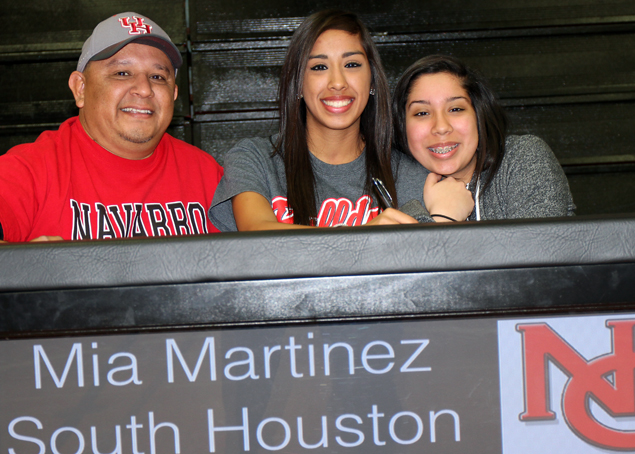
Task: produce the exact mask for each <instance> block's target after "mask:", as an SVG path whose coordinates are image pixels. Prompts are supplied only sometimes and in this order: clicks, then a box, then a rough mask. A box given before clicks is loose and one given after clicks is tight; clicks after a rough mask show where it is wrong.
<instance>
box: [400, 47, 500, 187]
mask: <svg viewBox="0 0 635 454" xmlns="http://www.w3.org/2000/svg"><path fill="white" fill-rule="evenodd" d="M437 73H448V74H451V75H453V76H455V77H456V78H458V79H459V81H460V82H461V85H462V87H463V89H464V90H465V91H466V92H467V94H468V96H469V97H470V101H471V102H472V107H474V111H475V112H476V123H477V126H478V147H477V149H476V169H475V170H474V177H472V181H473V182H474V181H476V180H475V177H476V178H478V176H480V175H481V173H482V172H483V171H488V172H487V178H486V180H485V181H484V182H483V189H485V188H487V187H488V186H489V184H490V183H491V182H492V179H493V178H494V175H495V174H496V172H497V171H498V168H499V167H500V163H501V161H502V160H503V155H504V154H505V136H506V134H507V116H506V115H505V111H504V110H503V107H502V106H501V105H500V104H499V102H498V99H497V97H496V95H495V94H494V92H493V91H492V89H491V88H490V86H489V85H488V83H487V81H486V80H485V79H484V78H483V77H482V76H481V75H480V74H478V73H477V72H476V71H474V70H472V69H470V68H468V67H467V66H465V64H464V63H463V62H461V61H460V60H458V59H456V58H454V57H449V56H447V55H430V56H428V57H424V58H422V59H421V60H418V61H417V62H415V63H414V64H413V65H412V66H410V68H408V69H406V72H404V73H403V75H402V76H401V78H400V79H399V82H397V86H396V87H395V92H394V94H393V97H392V111H393V125H394V141H395V147H396V148H397V149H399V150H401V151H403V152H406V153H408V154H411V152H410V149H409V148H408V137H407V134H406V103H407V102H408V96H409V95H410V92H411V91H412V86H413V85H414V83H415V82H416V81H417V79H419V77H421V76H422V75H424V74H437ZM411 155H412V154H411Z"/></svg>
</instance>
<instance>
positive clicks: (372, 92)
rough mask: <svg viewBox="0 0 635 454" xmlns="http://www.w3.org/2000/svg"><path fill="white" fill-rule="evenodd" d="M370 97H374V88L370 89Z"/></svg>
mask: <svg viewBox="0 0 635 454" xmlns="http://www.w3.org/2000/svg"><path fill="white" fill-rule="evenodd" d="M370 95H371V96H374V95H375V89H374V88H371V89H370Z"/></svg>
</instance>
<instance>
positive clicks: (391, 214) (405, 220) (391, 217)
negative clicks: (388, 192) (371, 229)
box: [366, 208, 418, 225]
mask: <svg viewBox="0 0 635 454" xmlns="http://www.w3.org/2000/svg"><path fill="white" fill-rule="evenodd" d="M417 223H418V222H417V220H416V219H415V218H413V217H412V216H408V215H407V214H406V213H402V212H401V211H399V210H395V209H394V208H386V209H385V210H384V211H382V212H381V213H380V214H379V216H377V217H375V218H374V219H373V220H372V221H370V222H368V223H367V224H366V225H390V224H417Z"/></svg>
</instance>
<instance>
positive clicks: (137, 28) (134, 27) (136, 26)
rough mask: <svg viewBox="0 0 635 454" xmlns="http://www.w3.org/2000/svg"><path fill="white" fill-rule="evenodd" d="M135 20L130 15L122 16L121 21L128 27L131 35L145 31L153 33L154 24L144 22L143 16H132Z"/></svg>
mask: <svg viewBox="0 0 635 454" xmlns="http://www.w3.org/2000/svg"><path fill="white" fill-rule="evenodd" d="M132 18H133V21H132V22H131V21H130V18H129V17H121V18H120V19H119V22H120V23H121V26H122V27H124V28H128V34H129V35H141V34H145V33H152V25H149V24H144V23H143V21H144V18H143V17H137V16H132Z"/></svg>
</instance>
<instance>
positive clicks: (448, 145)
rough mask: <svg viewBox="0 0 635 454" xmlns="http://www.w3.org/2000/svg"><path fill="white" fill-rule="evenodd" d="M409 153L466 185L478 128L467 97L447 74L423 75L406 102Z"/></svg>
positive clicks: (424, 164)
mask: <svg viewBox="0 0 635 454" xmlns="http://www.w3.org/2000/svg"><path fill="white" fill-rule="evenodd" d="M406 134H407V137H408V147H409V148H410V151H411V153H412V155H413V156H414V157H415V159H416V160H417V161H419V163H421V164H422V165H423V166H424V167H425V168H426V169H428V170H430V171H431V172H434V173H437V174H439V175H445V176H452V177H454V178H456V179H458V180H461V181H463V182H464V183H465V184H468V183H469V182H470V180H471V178H472V174H473V173H474V169H475V167H476V148H477V147H478V127H477V123H476V112H475V111H474V107H473V106H472V102H471V101H470V97H469V95H468V94H467V92H466V91H465V89H464V88H463V87H462V86H461V82H460V81H459V79H458V78H456V77H455V76H453V75H452V74H449V73H437V74H424V75H422V76H420V77H419V78H418V79H417V80H416V81H415V82H414V84H413V85H412V89H411V91H410V95H409V96H408V101H407V103H406Z"/></svg>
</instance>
